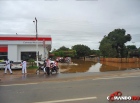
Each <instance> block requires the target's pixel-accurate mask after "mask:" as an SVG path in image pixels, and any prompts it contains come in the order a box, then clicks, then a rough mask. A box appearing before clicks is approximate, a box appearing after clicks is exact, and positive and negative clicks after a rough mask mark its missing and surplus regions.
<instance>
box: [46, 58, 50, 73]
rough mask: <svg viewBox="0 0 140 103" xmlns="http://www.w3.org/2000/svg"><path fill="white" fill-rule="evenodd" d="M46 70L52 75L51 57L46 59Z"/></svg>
mask: <svg viewBox="0 0 140 103" xmlns="http://www.w3.org/2000/svg"><path fill="white" fill-rule="evenodd" d="M46 72H47V74H48V75H50V60H49V59H47V60H46Z"/></svg>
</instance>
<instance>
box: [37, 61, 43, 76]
mask: <svg viewBox="0 0 140 103" xmlns="http://www.w3.org/2000/svg"><path fill="white" fill-rule="evenodd" d="M44 68H45V65H44V64H43V65H42V64H40V63H39V67H38V69H37V70H36V74H40V71H43V72H44Z"/></svg>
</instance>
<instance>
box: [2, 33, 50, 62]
mask: <svg viewBox="0 0 140 103" xmlns="http://www.w3.org/2000/svg"><path fill="white" fill-rule="evenodd" d="M51 45H52V38H51V36H49V35H39V36H38V38H36V36H34V35H0V60H5V59H7V58H8V59H9V60H12V61H21V60H29V59H30V58H32V59H34V60H36V58H37V56H38V59H39V60H42V59H45V58H48V53H49V51H51Z"/></svg>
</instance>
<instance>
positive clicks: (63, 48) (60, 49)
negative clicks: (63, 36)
mask: <svg viewBox="0 0 140 103" xmlns="http://www.w3.org/2000/svg"><path fill="white" fill-rule="evenodd" d="M67 50H70V49H69V48H67V47H65V46H62V47H60V48H59V49H58V50H57V51H67Z"/></svg>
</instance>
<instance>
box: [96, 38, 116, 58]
mask: <svg viewBox="0 0 140 103" xmlns="http://www.w3.org/2000/svg"><path fill="white" fill-rule="evenodd" d="M99 49H100V51H101V54H102V56H103V57H116V55H117V52H116V50H115V49H114V48H112V41H111V40H110V39H109V38H108V37H106V36H104V38H103V39H102V41H101V42H100V46H99Z"/></svg>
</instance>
